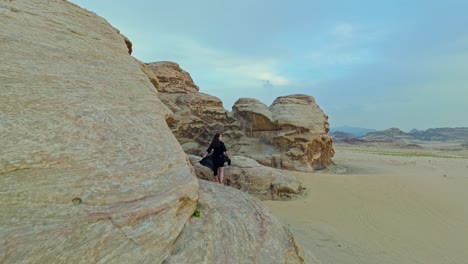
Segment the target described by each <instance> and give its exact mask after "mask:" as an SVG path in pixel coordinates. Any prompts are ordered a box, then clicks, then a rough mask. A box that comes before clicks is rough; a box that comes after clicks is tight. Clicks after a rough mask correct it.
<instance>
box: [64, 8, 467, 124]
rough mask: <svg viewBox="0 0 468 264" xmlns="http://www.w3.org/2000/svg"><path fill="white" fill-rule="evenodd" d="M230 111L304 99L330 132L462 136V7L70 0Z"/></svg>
mask: <svg viewBox="0 0 468 264" xmlns="http://www.w3.org/2000/svg"><path fill="white" fill-rule="evenodd" d="M71 2H74V3H76V4H78V5H79V6H81V7H83V8H86V9H88V10H90V11H92V12H95V13H96V14H98V15H99V16H102V17H104V18H105V19H106V20H107V21H108V22H109V23H110V24H112V25H113V26H114V27H116V28H117V29H119V30H120V31H121V33H122V34H123V35H125V36H127V37H128V38H129V39H130V40H131V42H132V43H133V53H132V55H133V56H134V57H136V58H137V59H139V60H141V61H143V62H156V61H173V62H176V63H178V64H179V65H180V66H181V68H182V69H184V70H185V71H187V72H189V73H190V75H191V76H192V79H193V80H194V82H195V84H197V85H198V86H199V87H200V92H203V93H207V94H210V95H214V96H216V97H218V98H220V99H221V100H222V101H223V105H224V107H225V108H226V109H227V110H229V111H230V110H231V108H232V105H233V104H234V102H235V101H236V100H237V99H239V98H241V97H251V98H256V99H258V100H260V101H262V102H263V103H265V104H266V105H267V106H269V105H271V103H272V102H273V101H274V100H275V98H277V97H278V96H284V95H288V94H297V93H301V94H308V95H312V96H313V97H314V98H315V100H316V102H317V103H318V105H319V106H320V107H321V108H322V110H323V111H324V112H325V113H326V114H327V115H328V116H329V122H330V125H331V127H338V126H345V125H346V126H354V127H363V128H372V129H378V130H383V129H387V128H391V127H398V128H400V129H402V130H404V131H409V130H411V129H413V128H416V129H427V128H434V127H468V15H467V10H468V1H466V0H458V1H454V0H446V1H431V0H426V1H419V0H413V1H408V0H405V1H402V0H392V1H383V0H361V1H349V0H343V1H333V0H327V1H325V0H318V1H314V0H303V1H302V0H289V1H284V0H236V1H225V0H198V1H191V0H185V1H182V0H171V1H150V0H131V1H130V0H119V1H115V0H114V1H111V0H72V1H71Z"/></svg>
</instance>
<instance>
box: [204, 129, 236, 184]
mask: <svg viewBox="0 0 468 264" xmlns="http://www.w3.org/2000/svg"><path fill="white" fill-rule="evenodd" d="M222 140H223V135H222V134H220V133H216V134H215V135H214V137H213V140H211V144H210V147H209V148H208V149H207V150H206V153H205V155H203V158H204V157H206V156H208V155H209V154H210V153H211V151H213V154H212V155H211V157H212V159H213V175H214V176H215V179H216V182H218V183H220V184H222V183H223V180H224V162H225V156H227V157H228V158H229V159H231V153H229V151H228V150H227V149H226V146H225V145H224V142H223V141H222Z"/></svg>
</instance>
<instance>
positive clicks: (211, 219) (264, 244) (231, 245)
mask: <svg viewBox="0 0 468 264" xmlns="http://www.w3.org/2000/svg"><path fill="white" fill-rule="evenodd" d="M199 182H200V200H199V204H198V210H199V211H200V217H192V218H191V219H190V221H189V222H188V224H187V226H186V228H184V230H183V231H182V233H181V234H180V237H179V239H178V240H177V242H176V244H175V245H174V250H173V252H172V255H171V256H170V257H169V258H168V259H167V260H166V263H291V264H292V263H310V264H314V263H319V262H318V261H317V259H315V258H314V257H313V256H312V255H310V253H309V252H307V251H303V250H302V249H301V247H300V246H299V245H298V242H297V241H296V240H295V239H294V237H293V236H292V235H291V232H290V231H289V230H288V229H287V228H286V227H285V226H283V225H282V224H280V223H279V222H278V221H277V220H276V219H275V218H274V217H273V216H272V215H271V214H270V213H269V212H268V211H267V210H266V209H265V208H264V207H263V206H262V204H261V203H260V201H259V200H256V199H252V198H251V196H250V195H248V194H247V193H244V192H241V191H238V190H236V189H233V188H229V187H225V186H220V185H219V184H217V183H211V182H207V181H204V180H200V181H199ZM233 201H235V202H233ZM245 241H249V243H245Z"/></svg>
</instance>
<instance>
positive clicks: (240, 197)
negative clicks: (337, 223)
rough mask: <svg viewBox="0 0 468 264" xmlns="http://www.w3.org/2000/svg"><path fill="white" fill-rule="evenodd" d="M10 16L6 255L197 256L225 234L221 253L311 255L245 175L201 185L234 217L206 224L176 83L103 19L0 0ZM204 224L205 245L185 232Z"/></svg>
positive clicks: (2, 12)
mask: <svg viewBox="0 0 468 264" xmlns="http://www.w3.org/2000/svg"><path fill="white" fill-rule="evenodd" d="M0 25H1V27H2V30H1V31H0V40H1V41H0V57H1V58H2V63H0V93H1V97H0V135H1V136H0V146H1V148H0V207H1V208H2V211H1V214H0V262H1V263H163V262H164V261H166V260H167V261H171V262H173V263H180V262H177V260H178V259H187V260H188V261H187V262H186V263H194V261H193V260H194V259H197V258H200V257H201V256H202V255H201V252H203V251H200V252H199V251H196V250H193V249H194V248H199V247H200V245H202V246H203V245H205V244H206V243H216V241H213V240H212V239H213V238H215V237H216V238H218V237H224V241H222V243H223V244H222V245H223V246H224V245H229V248H228V249H226V250H218V249H220V247H219V246H221V244H220V245H218V246H216V247H217V250H216V253H215V255H213V256H210V255H208V256H207V259H208V260H212V259H215V260H227V262H224V263H228V262H231V263H233V262H232V261H231V260H237V259H241V260H249V259H254V260H259V261H260V262H262V261H263V260H265V261H267V262H268V263H272V262H271V261H270V260H272V261H273V263H274V262H276V260H279V261H281V262H282V263H301V262H303V261H302V259H303V260H305V262H306V263H310V262H307V260H308V259H309V258H308V253H307V252H302V251H301V249H300V247H298V246H297V244H296V243H295V242H294V239H293V238H292V237H291V236H290V234H289V233H288V232H286V231H285V229H284V228H283V227H282V226H281V225H280V224H278V221H277V220H275V218H274V217H272V216H271V215H269V214H265V213H264V212H265V211H266V210H265V209H264V208H263V207H262V206H261V205H260V204H259V203H258V202H255V201H253V200H252V198H251V196H249V195H248V194H246V193H245V194H244V193H240V194H239V192H234V191H236V190H234V189H232V188H230V190H228V191H225V188H227V187H222V186H219V185H211V186H209V187H207V188H206V189H203V190H201V191H200V194H202V195H205V191H206V192H207V193H208V192H209V193H210V194H209V195H208V194H207V196H206V198H202V199H201V200H200V201H202V204H201V206H200V207H201V208H202V210H203V211H202V214H203V215H204V216H209V217H210V218H209V219H216V221H219V220H220V219H223V223H222V225H218V226H217V227H216V228H211V229H210V230H209V231H210V232H209V233H208V232H206V234H203V233H204V232H201V233H200V232H199V230H200V229H199V228H200V226H199V223H198V222H192V220H191V219H192V218H191V215H192V213H193V211H194V209H195V208H196V206H197V202H198V200H199V184H198V180H197V179H196V177H195V176H194V169H193V167H192V166H191V165H190V163H189V161H188V160H187V158H186V155H185V153H184V152H183V149H182V147H181V145H180V144H179V143H178V142H177V140H176V138H175V137H174V135H173V134H172V132H171V130H170V129H169V127H168V126H167V125H166V122H167V120H168V117H170V116H172V115H173V114H172V113H171V110H169V108H168V107H166V106H165V105H164V104H163V103H162V102H161V101H160V99H159V98H158V93H157V91H156V89H155V88H158V87H160V86H161V85H162V86H163V87H167V82H161V83H159V81H158V82H155V81H154V80H153V81H150V79H151V77H150V78H148V76H147V75H146V74H145V73H144V72H145V71H146V72H148V71H147V69H146V68H145V67H143V68H142V66H141V63H139V62H138V61H137V60H135V59H134V58H132V57H131V56H130V55H129V54H130V53H131V49H132V45H131V42H130V40H128V39H126V38H125V37H124V36H122V35H121V34H119V32H118V30H116V29H115V28H113V27H112V26H110V25H109V24H108V23H107V22H106V21H105V20H104V19H102V18H100V17H97V16H96V15H95V14H93V13H91V12H88V11H86V10H83V9H81V8H79V7H78V6H76V5H74V4H72V3H70V2H67V1H60V0H48V1H40V0H31V1H0ZM153 79H154V78H153ZM170 80H171V79H169V83H171V81H170ZM158 83H159V86H158ZM183 89H186V88H183ZM191 89H193V90H197V89H196V88H194V87H192V88H191ZM189 90H190V89H189ZM186 100H187V101H186V102H195V101H197V100H196V98H195V99H190V98H188V99H186ZM202 112H203V111H202ZM200 120H202V121H203V119H202V118H200ZM168 123H170V122H168ZM170 125H175V122H174V123H173V124H170ZM203 197H205V196H203ZM223 199H230V200H229V201H227V200H226V201H223ZM214 200H216V202H217V204H216V205H215V204H214V202H213V201H214ZM228 202H232V203H233V205H232V206H234V205H235V207H226V206H225V207H224V208H221V210H219V209H218V208H217V205H218V204H219V203H221V204H225V205H226V204H228ZM229 208H231V209H232V210H231V211H230V212H225V211H224V210H225V209H229ZM243 208H246V209H245V211H244V209H243ZM244 213H246V214H251V215H247V216H245V215H244ZM245 219H248V220H249V222H245ZM240 221H243V222H244V223H243V225H242V224H241V223H240ZM207 227H208V224H207V225H206V226H202V227H201V228H207ZM224 228H229V229H228V230H226V229H224ZM183 229H187V231H186V232H184V234H185V235H181V231H182V230H183ZM246 230H247V231H248V232H249V233H246V232H245V231H246ZM195 233H196V239H197V240H198V241H205V244H200V243H193V240H192V239H189V240H186V239H184V238H186V237H189V238H190V236H191V235H190V234H195ZM226 234H229V236H231V237H234V238H235V239H236V243H231V242H232V241H231V240H230V238H229V237H228V236H225V235H226ZM236 234H239V235H238V236H236ZM246 234H247V236H246ZM250 234H254V238H255V240H252V239H251V237H250V236H248V235H250ZM288 241H289V243H288ZM205 250H209V249H207V248H206V247H205ZM242 252H245V254H240V253H242ZM270 254H272V256H274V257H275V258H273V257H271V256H269V255H270ZM195 263H196V262H195ZM199 263H216V262H199ZM218 263H219V262H218Z"/></svg>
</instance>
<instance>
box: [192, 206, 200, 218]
mask: <svg viewBox="0 0 468 264" xmlns="http://www.w3.org/2000/svg"><path fill="white" fill-rule="evenodd" d="M200 215H201V212H200V210H198V208H195V210H194V211H193V214H192V216H194V217H200Z"/></svg>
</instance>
